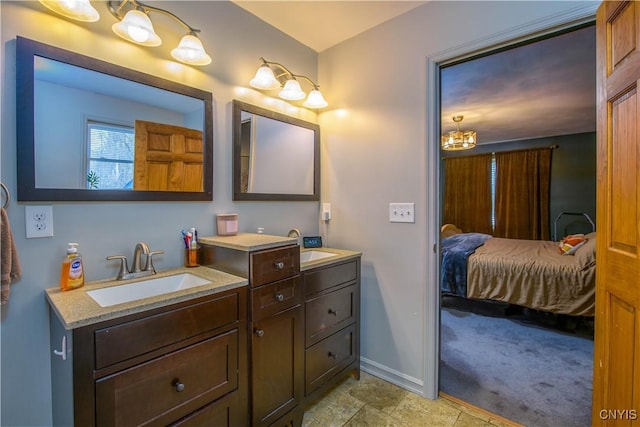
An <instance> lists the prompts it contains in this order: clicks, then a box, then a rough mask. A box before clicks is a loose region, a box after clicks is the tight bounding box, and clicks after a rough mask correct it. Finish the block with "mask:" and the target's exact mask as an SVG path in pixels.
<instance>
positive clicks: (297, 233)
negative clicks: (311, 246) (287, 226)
mask: <svg viewBox="0 0 640 427" xmlns="http://www.w3.org/2000/svg"><path fill="white" fill-rule="evenodd" d="M287 237H300V230H298V229H297V228H292V229H291V230H289V233H288V234H287Z"/></svg>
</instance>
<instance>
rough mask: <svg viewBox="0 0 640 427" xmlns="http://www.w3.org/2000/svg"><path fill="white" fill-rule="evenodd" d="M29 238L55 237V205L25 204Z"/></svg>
mask: <svg viewBox="0 0 640 427" xmlns="http://www.w3.org/2000/svg"><path fill="white" fill-rule="evenodd" d="M24 216H25V224H26V228H27V239H36V238H40V237H53V207H51V206H25V209H24Z"/></svg>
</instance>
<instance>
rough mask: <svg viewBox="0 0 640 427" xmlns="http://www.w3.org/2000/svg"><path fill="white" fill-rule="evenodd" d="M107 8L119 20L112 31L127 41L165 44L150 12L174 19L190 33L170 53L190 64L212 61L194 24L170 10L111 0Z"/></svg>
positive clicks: (143, 43)
mask: <svg viewBox="0 0 640 427" xmlns="http://www.w3.org/2000/svg"><path fill="white" fill-rule="evenodd" d="M107 7H108V9H109V11H110V12H111V14H112V15H113V16H115V17H116V19H118V21H119V22H117V23H115V24H114V25H113V27H112V29H113V32H114V33H116V34H117V35H118V36H120V37H122V38H123V39H125V40H127V41H130V42H132V43H136V44H139V45H142V46H160V45H161V44H162V40H161V39H160V37H159V36H158V35H157V34H156V32H155V30H154V29H153V23H152V22H151V19H150V18H149V14H150V13H151V12H157V13H161V14H163V15H166V16H169V17H170V18H173V19H174V20H175V21H177V22H178V23H180V25H182V26H183V27H185V28H186V29H187V33H186V35H185V36H184V37H182V40H180V43H179V44H178V47H176V48H175V49H173V50H172V51H171V56H173V57H174V58H175V59H176V60H178V61H180V62H183V63H185V64H189V65H207V64H210V63H211V57H210V56H209V55H207V53H206V52H205V50H204V46H203V45H202V42H201V41H200V39H199V38H198V36H197V35H196V34H197V33H199V32H200V30H198V29H196V28H193V27H191V26H190V25H189V24H187V23H186V22H184V21H183V20H182V19H180V18H179V17H177V16H176V15H174V14H173V13H171V12H169V11H168V10H165V9H160V8H159V7H155V6H149V5H147V4H144V3H142V2H139V1H137V0H115V1H114V0H111V1H107Z"/></svg>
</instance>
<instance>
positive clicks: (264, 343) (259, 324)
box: [249, 246, 304, 426]
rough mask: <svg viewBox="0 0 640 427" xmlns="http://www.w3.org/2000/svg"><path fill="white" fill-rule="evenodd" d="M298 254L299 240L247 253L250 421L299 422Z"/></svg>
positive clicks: (300, 325) (263, 423)
mask: <svg viewBox="0 0 640 427" xmlns="http://www.w3.org/2000/svg"><path fill="white" fill-rule="evenodd" d="M299 259H300V254H299V248H298V247H297V246H288V247H284V248H275V249H268V250H263V251H256V252H252V253H251V254H250V269H249V285H250V287H251V294H250V304H251V313H250V318H251V321H250V333H251V339H250V342H249V346H250V354H251V355H250V360H251V364H250V372H251V373H250V377H251V394H252V396H251V397H252V417H251V418H252V425H254V426H271V425H276V426H284V425H288V424H289V422H291V423H292V425H300V424H301V422H302V415H303V408H302V397H303V387H302V378H303V363H304V359H303V342H304V326H303V325H304V319H303V311H302V289H301V286H300V264H299ZM289 418H291V421H287V420H288V419H289Z"/></svg>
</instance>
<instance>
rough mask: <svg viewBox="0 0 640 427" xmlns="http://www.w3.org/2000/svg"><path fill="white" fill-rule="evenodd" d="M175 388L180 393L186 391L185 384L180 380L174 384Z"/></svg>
mask: <svg viewBox="0 0 640 427" xmlns="http://www.w3.org/2000/svg"><path fill="white" fill-rule="evenodd" d="M173 386H174V387H175V388H176V391H177V392H178V393H180V392H182V391H184V383H182V382H181V381H180V380H175V381H174V382H173Z"/></svg>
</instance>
